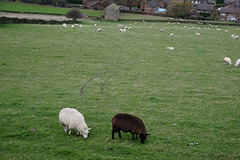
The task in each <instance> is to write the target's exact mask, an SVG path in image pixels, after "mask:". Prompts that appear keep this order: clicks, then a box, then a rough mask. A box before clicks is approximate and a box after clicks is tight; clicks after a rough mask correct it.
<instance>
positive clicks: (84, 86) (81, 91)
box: [80, 75, 98, 95]
mask: <svg viewBox="0 0 240 160" xmlns="http://www.w3.org/2000/svg"><path fill="white" fill-rule="evenodd" d="M97 76H98V75H95V76H94V77H92V78H90V79H89V80H88V81H87V82H86V83H84V84H83V86H82V88H81V90H80V95H82V94H83V90H84V88H86V87H87V85H88V83H89V82H91V81H92V80H93V79H94V78H97Z"/></svg>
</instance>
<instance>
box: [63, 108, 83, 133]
mask: <svg viewBox="0 0 240 160" xmlns="http://www.w3.org/2000/svg"><path fill="white" fill-rule="evenodd" d="M59 121H60V123H61V124H62V125H65V126H68V128H70V129H77V130H79V127H80V126H81V128H85V127H86V128H88V127H87V125H86V123H85V119H84V117H83V115H82V114H81V113H80V112H78V111H77V110H76V109H73V108H64V109H62V110H61V111H60V113H59ZM79 125H80V126H79Z"/></svg>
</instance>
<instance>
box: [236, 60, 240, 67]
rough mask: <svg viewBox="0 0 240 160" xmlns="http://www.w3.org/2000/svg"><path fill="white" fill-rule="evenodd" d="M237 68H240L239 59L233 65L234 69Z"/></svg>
mask: <svg viewBox="0 0 240 160" xmlns="http://www.w3.org/2000/svg"><path fill="white" fill-rule="evenodd" d="M239 66H240V59H238V60H237V61H236V64H235V67H239Z"/></svg>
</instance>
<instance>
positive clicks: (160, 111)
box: [0, 21, 240, 160]
mask: <svg viewBox="0 0 240 160" xmlns="http://www.w3.org/2000/svg"><path fill="white" fill-rule="evenodd" d="M96 23H97V26H98V27H101V28H102V32H96V30H97V28H98V27H97V28H96V27H93V23H90V22H88V21H84V22H83V28H82V29H80V28H75V29H71V27H70V26H69V27H68V28H63V27H62V26H61V25H24V24H21V25H20V24H19V25H15V24H13V25H10V24H8V25H0V37H1V41H0V49H1V52H0V57H1V59H0V73H1V76H0V82H1V83H0V95H1V96H0V119H1V126H0V139H1V145H0V155H1V158H0V159H121V160H122V159H147V160H149V159H182V160H185V159H239V158H240V153H239V145H240V142H239V128H240V119H239V115H240V108H239V107H240V99H239V97H240V92H239V90H240V87H239V82H240V68H235V67H233V66H226V65H224V63H223V58H224V57H225V56H229V57H230V58H232V60H233V62H235V61H236V60H237V59H238V58H240V57H239V56H240V55H239V50H240V46H239V42H240V41H239V39H237V40H233V39H231V37H230V36H231V35H232V34H236V35H240V30H239V28H238V27H230V26H218V28H220V29H221V31H217V30H216V27H215V26H214V27H211V26H204V25H201V26H196V25H194V26H190V25H189V26H188V27H191V28H192V27H200V28H201V29H187V28H184V25H183V24H172V23H171V24H167V23H155V26H154V28H150V26H151V25H153V24H152V23H146V24H145V23H140V22H138V23H137V24H135V22H121V24H123V25H124V26H126V25H127V26H130V23H131V24H132V25H131V26H132V29H131V30H128V31H127V32H126V33H120V32H119V29H120V28H123V27H118V26H117V25H118V24H119V22H118V23H115V22H112V23H110V22H96ZM208 27H210V29H206V28H208ZM160 28H162V29H164V30H165V32H160ZM225 30H229V32H225ZM196 32H199V33H200V34H201V36H200V37H197V36H196V35H195V33H196ZM170 33H174V37H172V38H171V37H170V36H169V35H170ZM168 46H173V47H174V48H175V50H174V51H170V50H167V47H168ZM64 107H73V108H76V109H78V110H79V111H80V112H81V113H82V114H83V115H84V116H85V119H86V122H87V124H88V126H89V127H90V128H92V130H91V131H90V134H89V138H88V139H83V137H78V136H76V132H73V134H72V135H70V136H69V135H68V134H67V133H65V132H64V130H63V127H62V126H61V125H60V123H59V121H58V113H59V111H60V110H61V109H62V108H64ZM119 112H122V113H130V114H133V115H135V116H138V117H140V118H141V119H142V120H143V121H144V123H145V125H146V127H147V130H148V132H149V133H151V135H150V136H149V137H148V138H147V140H146V141H145V144H141V143H140V140H136V141H133V140H132V136H131V135H130V134H129V133H122V136H123V138H122V139H119V138H118V137H117V134H116V138H115V139H114V140H112V139H111V118H112V117H113V116H114V115H115V114H117V113H119ZM35 130H36V132H35ZM191 142H198V143H199V145H196V146H193V147H189V146H187V144H189V143H191Z"/></svg>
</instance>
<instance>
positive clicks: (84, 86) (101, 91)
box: [80, 72, 112, 95]
mask: <svg viewBox="0 0 240 160" xmlns="http://www.w3.org/2000/svg"><path fill="white" fill-rule="evenodd" d="M104 73H106V72H103V73H100V74H97V75H95V76H93V77H92V78H90V79H89V80H88V81H87V82H86V83H84V84H83V86H82V88H81V89H80V95H83V90H84V89H85V88H86V87H87V85H88V84H89V83H90V82H91V81H93V80H94V79H95V78H97V77H98V76H99V75H103V74H104ZM111 77H112V76H110V77H109V78H107V79H106V80H105V81H104V82H103V83H102V85H101V88H100V93H101V94H102V95H103V89H104V86H105V83H106V82H107V81H108V80H109V79H110V78H111Z"/></svg>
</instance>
